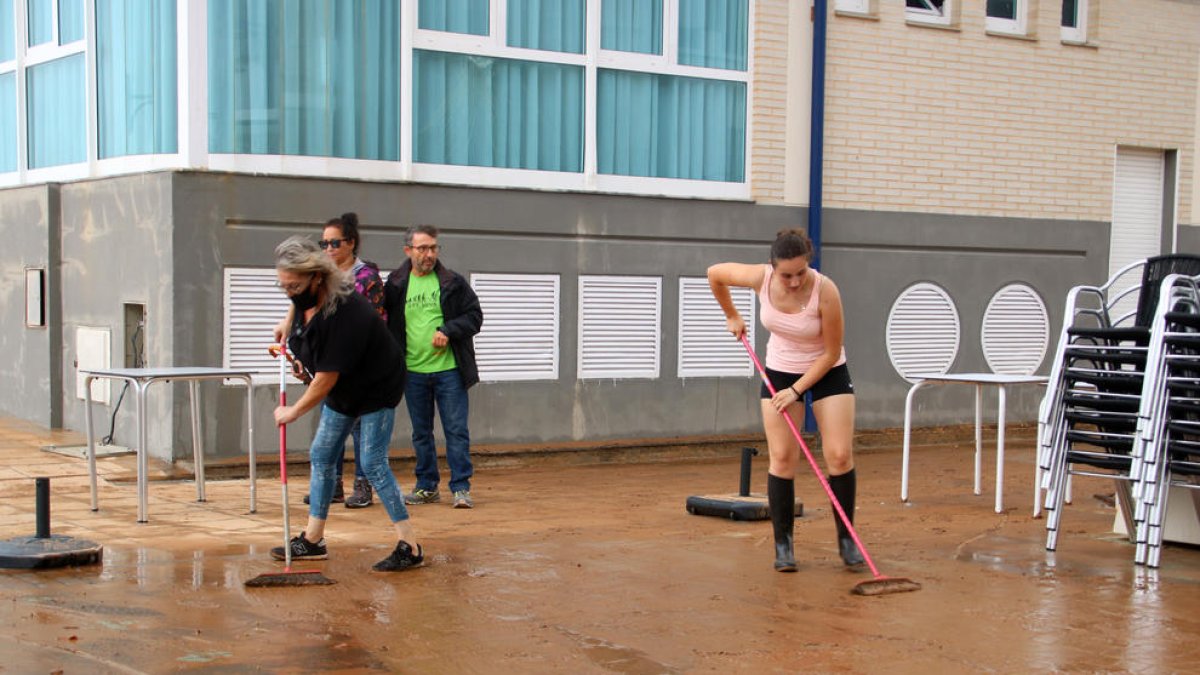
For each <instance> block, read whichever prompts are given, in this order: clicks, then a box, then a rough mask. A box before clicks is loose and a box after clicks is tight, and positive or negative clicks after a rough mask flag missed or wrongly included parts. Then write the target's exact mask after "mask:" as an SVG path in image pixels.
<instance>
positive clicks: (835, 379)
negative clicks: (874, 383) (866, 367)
mask: <svg viewBox="0 0 1200 675" xmlns="http://www.w3.org/2000/svg"><path fill="white" fill-rule="evenodd" d="M766 371H767V378H768V379H770V380H771V385H772V386H774V387H775V391H782V390H784V389H787V388H788V387H790V386H792V385H793V384H795V383H797V382H799V381H800V377H801V375H797V374H796V373H785V372H782V371H779V370H771V369H770V368H767V369H766ZM809 391H810V392H812V400H813V401H820V400H821V399H823V398H825V397H826V396H837V395H838V394H853V393H854V383H853V382H851V381H850V369H849V368H847V367H846V364H844V363H843V364H842V365H840V366H834V367H833V368H830V369H829V372H828V373H825V377H822V378H821V379H820V380H817V383H816V384H814V385H813V386H812V389H809ZM800 393H802V394H803V393H804V392H800ZM759 396H761V397H763V398H771V390H770V389H767V383H766V382H764V383H763V384H762V387H760V388H759Z"/></svg>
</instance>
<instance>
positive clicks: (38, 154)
mask: <svg viewBox="0 0 1200 675" xmlns="http://www.w3.org/2000/svg"><path fill="white" fill-rule="evenodd" d="M84 63H85V62H84V55H83V54H74V55H72V56H67V57H64V58H61V59H55V60H54V61H48V62H46V63H42V64H39V65H36V66H31V67H30V68H29V69H28V70H27V71H26V86H27V89H28V98H29V101H28V114H27V117H28V119H29V168H31V169H39V168H42V167H46V166H58V165H60V164H74V163H77V162H84V161H87V124H86V119H85V101H84V95H85V89H86V84H87V83H86V81H85V79H84Z"/></svg>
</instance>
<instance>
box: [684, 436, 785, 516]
mask: <svg viewBox="0 0 1200 675" xmlns="http://www.w3.org/2000/svg"><path fill="white" fill-rule="evenodd" d="M757 454H758V450H756V449H754V448H742V475H741V481H740V484H739V486H738V493H737V494H725V495H692V496H691V497H688V498H687V512H688V513H690V514H692V515H694V516H716V517H718V518H729V519H730V520H767V519H769V518H770V517H771V509H770V507H769V506H768V505H767V496H766V495H762V494H751V493H750V465H751V463H752V462H753V461H754V460H753V457H754V455H757ZM803 515H804V504H803V503H802V502H801V501H800V500H799V499H797V500H796V517H797V518H799V517H800V516H803Z"/></svg>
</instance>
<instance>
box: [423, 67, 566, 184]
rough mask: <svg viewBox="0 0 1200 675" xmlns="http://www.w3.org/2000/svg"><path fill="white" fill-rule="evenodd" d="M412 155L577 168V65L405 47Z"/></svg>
mask: <svg viewBox="0 0 1200 675" xmlns="http://www.w3.org/2000/svg"><path fill="white" fill-rule="evenodd" d="M413 72H414V76H413V77H414V79H415V82H414V83H413V108H414V109H413V158H414V159H415V160H416V161H418V162H427V163H430V164H457V165H467V166H491V167H505V168H510V169H540V170H543V171H574V172H579V171H583V68H582V67H579V66H567V65H562V64H556V63H533V62H528V61H515V60H511V59H496V58H487V57H483V56H470V55H467V54H451V53H446V52H433V51H422V50H415V51H414V52H413Z"/></svg>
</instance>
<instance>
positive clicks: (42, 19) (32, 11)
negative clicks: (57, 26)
mask: <svg viewBox="0 0 1200 675" xmlns="http://www.w3.org/2000/svg"><path fill="white" fill-rule="evenodd" d="M25 11H27V12H28V13H29V16H28V23H29V26H28V29H29V46H30V47H33V46H34V45H42V44H46V43H47V42H51V41H52V40H54V0H29V5H28V7H27V8H26V10H25Z"/></svg>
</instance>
